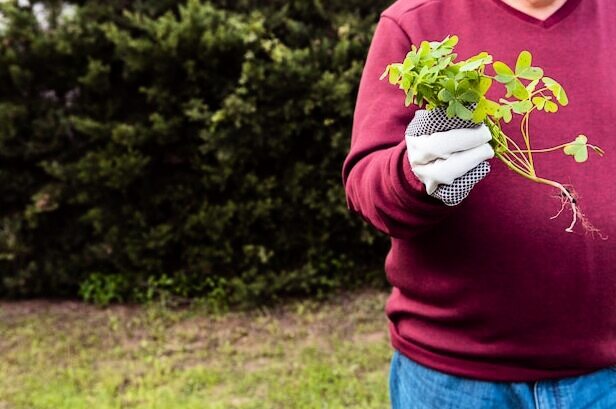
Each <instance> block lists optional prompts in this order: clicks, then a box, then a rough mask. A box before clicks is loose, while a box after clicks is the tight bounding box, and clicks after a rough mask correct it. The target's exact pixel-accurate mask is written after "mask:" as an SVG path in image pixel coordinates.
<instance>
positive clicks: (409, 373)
mask: <svg viewBox="0 0 616 409" xmlns="http://www.w3.org/2000/svg"><path fill="white" fill-rule="evenodd" d="M389 397H390V400H391V405H392V406H391V407H392V409H488V408H490V409H514V408H515V409H608V408H609V409H614V408H616V365H614V366H611V367H608V368H605V369H602V370H599V371H595V372H591V373H589V374H585V375H582V376H578V377H569V378H562V379H552V380H544V381H537V382H511V383H508V382H488V381H483V380H475V379H470V378H464V377H458V376H453V375H449V374H445V373H442V372H440V371H436V370H434V369H431V368H428V367H426V366H423V365H421V364H419V363H418V362H415V361H413V360H411V359H409V358H407V357H406V356H404V355H402V354H401V353H400V352H398V351H397V350H394V355H393V357H392V360H391V367H390V374H389Z"/></svg>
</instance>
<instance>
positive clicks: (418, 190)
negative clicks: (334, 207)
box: [342, 15, 453, 239]
mask: <svg viewBox="0 0 616 409" xmlns="http://www.w3.org/2000/svg"><path fill="white" fill-rule="evenodd" d="M410 47H411V40H410V39H409V37H408V35H407V34H406V33H405V32H404V31H403V29H402V28H401V27H400V26H399V25H398V23H397V22H396V21H394V20H393V19H391V18H390V17H387V16H385V15H383V16H381V19H380V21H379V23H378V25H377V28H376V31H375V33H374V37H373V39H372V44H371V45H370V50H369V51H368V58H367V60H366V64H365V66H364V70H363V74H362V78H361V82H360V86H359V93H358V96H357V103H356V106H355V113H354V120H353V131H352V138H351V148H350V151H349V153H348V155H347V157H346V159H345V161H344V165H343V169H342V179H343V184H344V187H345V192H346V200H347V206H348V208H349V209H350V210H351V211H353V212H356V213H358V214H359V215H360V216H361V217H362V218H363V219H364V220H366V221H367V222H368V223H370V224H371V225H372V226H374V227H375V228H376V229H377V230H379V231H381V232H383V233H385V234H387V235H389V236H391V237H394V238H401V239H409V238H412V237H415V236H417V235H418V234H420V233H422V232H424V231H426V230H428V229H430V227H432V226H434V225H435V224H436V223H438V222H440V221H441V220H442V219H443V218H444V217H445V216H446V215H447V214H449V213H450V212H451V211H453V210H452V209H453V207H450V206H446V205H444V204H443V203H442V202H441V201H440V200H438V199H435V198H433V197H432V196H429V195H428V194H427V192H426V189H425V186H424V185H423V183H421V181H420V180H419V179H417V177H416V176H415V175H414V174H413V172H412V171H411V166H410V163H409V161H408V158H407V153H406V144H405V142H404V132H405V130H406V126H407V125H408V123H409V121H410V120H411V119H412V118H413V115H414V112H415V111H416V110H417V107H415V106H412V107H405V106H404V98H405V97H404V93H403V92H402V91H401V90H400V89H398V88H397V87H395V86H392V85H391V84H389V82H388V81H387V80H385V79H384V80H379V77H380V76H381V74H382V73H383V71H384V70H385V67H386V66H387V65H388V64H390V63H393V62H400V61H402V60H403V59H404V58H405V56H406V54H407V53H408V52H409V50H410Z"/></svg>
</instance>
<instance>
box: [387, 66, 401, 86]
mask: <svg viewBox="0 0 616 409" xmlns="http://www.w3.org/2000/svg"><path fill="white" fill-rule="evenodd" d="M399 79H400V69H399V68H398V67H395V66H391V67H390V68H389V83H390V84H392V85H396V84H397V83H398V80H399Z"/></svg>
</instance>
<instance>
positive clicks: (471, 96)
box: [458, 89, 480, 102]
mask: <svg viewBox="0 0 616 409" xmlns="http://www.w3.org/2000/svg"><path fill="white" fill-rule="evenodd" d="M479 97H480V95H479V94H478V93H477V92H476V91H474V90H472V89H469V90H468V91H466V92H464V93H463V94H462V95H460V96H459V97H458V100H460V101H464V102H477V101H479Z"/></svg>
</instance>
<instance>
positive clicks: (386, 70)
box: [379, 65, 390, 81]
mask: <svg viewBox="0 0 616 409" xmlns="http://www.w3.org/2000/svg"><path fill="white" fill-rule="evenodd" d="M389 67H390V65H388V66H387V67H386V68H385V71H383V74H381V77H380V78H379V80H380V81H382V80H384V79H385V77H387V75H388V74H389Z"/></svg>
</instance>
